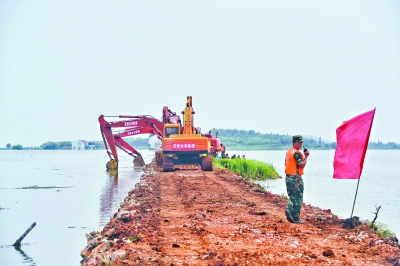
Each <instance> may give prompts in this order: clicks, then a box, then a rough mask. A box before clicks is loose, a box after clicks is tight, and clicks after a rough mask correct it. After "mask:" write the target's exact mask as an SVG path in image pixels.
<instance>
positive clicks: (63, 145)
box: [5, 137, 149, 150]
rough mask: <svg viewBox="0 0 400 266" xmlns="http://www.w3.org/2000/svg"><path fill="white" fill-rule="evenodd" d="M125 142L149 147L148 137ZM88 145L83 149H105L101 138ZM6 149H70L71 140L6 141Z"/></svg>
mask: <svg viewBox="0 0 400 266" xmlns="http://www.w3.org/2000/svg"><path fill="white" fill-rule="evenodd" d="M124 140H125V141H126V142H128V143H129V144H130V145H131V146H132V147H134V148H135V149H147V148H148V147H149V141H148V138H140V137H139V138H132V137H131V138H124ZM89 143H90V145H88V146H85V149H87V150H89V149H94V150H100V149H105V146H104V142H103V141H102V140H99V141H91V142H89ZM5 148H6V149H13V150H70V149H72V141H47V142H45V143H43V144H42V145H40V146H39V147H24V146H23V145H21V144H17V145H11V144H10V143H7V144H6V146H5Z"/></svg>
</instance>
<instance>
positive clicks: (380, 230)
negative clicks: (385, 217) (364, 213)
mask: <svg viewBox="0 0 400 266" xmlns="http://www.w3.org/2000/svg"><path fill="white" fill-rule="evenodd" d="M366 222H367V226H368V227H369V228H371V229H372V231H373V232H374V233H375V234H377V235H378V236H379V237H381V238H389V237H393V236H395V234H394V233H393V232H392V231H390V230H389V228H388V227H387V225H386V224H383V223H374V225H373V226H372V222H371V221H368V220H367V221H366Z"/></svg>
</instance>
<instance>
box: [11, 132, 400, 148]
mask: <svg viewBox="0 0 400 266" xmlns="http://www.w3.org/2000/svg"><path fill="white" fill-rule="evenodd" d="M211 132H212V133H213V136H215V134H216V133H217V132H218V137H219V138H220V140H221V143H223V144H224V145H225V146H226V148H227V149H229V150H285V149H288V148H289V147H291V146H292V136H291V135H288V134H286V135H281V134H278V133H272V132H271V133H260V132H256V131H254V130H238V129H219V128H213V129H212V130H211ZM124 140H125V141H126V142H128V143H129V144H130V145H131V146H132V147H133V148H135V149H139V150H140V149H148V147H149V141H148V138H147V137H144V138H141V137H138V138H132V137H130V138H124ZM90 143H91V146H90V147H89V146H87V147H85V149H105V147H104V142H103V141H102V140H100V141H91V142H90ZM303 146H305V147H306V148H307V149H319V150H330V149H335V148H336V142H331V143H325V142H324V141H323V140H322V139H321V137H319V138H307V137H305V138H304V142H303ZM5 148H6V149H14V150H22V149H38V150H42V149H43V150H59V149H71V148H72V141H58V142H55V141H48V142H45V143H43V144H42V145H40V147H23V145H21V144H17V145H11V144H10V143H7V145H6V147H5ZM368 148H369V149H386V150H389V149H400V144H397V143H394V142H388V143H383V142H382V141H377V142H373V141H371V142H369V144H368Z"/></svg>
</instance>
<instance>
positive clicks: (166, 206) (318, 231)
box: [84, 169, 400, 265]
mask: <svg viewBox="0 0 400 266" xmlns="http://www.w3.org/2000/svg"><path fill="white" fill-rule="evenodd" d="M286 203H287V202H286V200H284V199H283V198H281V197H280V196H279V195H275V194H271V193H263V192H262V189H260V187H259V186H258V185H256V184H250V183H248V181H247V180H245V179H243V178H242V177H240V176H238V175H236V174H233V173H231V172H230V171H228V170H220V169H214V171H212V172H204V171H198V170H181V171H175V172H165V173H164V172H159V171H154V170H152V171H146V172H145V173H144V174H143V176H142V178H141V182H140V183H139V184H137V185H136V187H135V189H134V190H132V191H131V192H129V196H128V197H127V198H126V199H125V200H124V202H123V203H121V208H120V210H119V211H118V213H116V214H115V215H114V218H113V219H111V221H110V223H109V224H107V225H106V227H105V228H104V230H103V232H102V233H101V234H99V233H97V234H95V236H94V237H93V238H90V239H88V243H89V244H88V247H87V248H86V250H85V251H86V253H85V258H86V259H85V260H86V262H87V263H84V265H96V264H94V263H99V262H101V259H104V255H102V254H109V255H107V256H110V258H111V259H110V262H112V263H114V264H115V265H310V264H311V265H328V264H331V265H361V264H364V265H395V264H394V263H393V262H395V263H396V258H397V256H398V257H400V250H399V249H395V248H394V247H391V246H390V245H387V244H384V243H383V241H380V240H379V238H377V237H376V235H373V234H371V233H370V230H369V229H368V228H362V227H360V228H359V229H360V231H361V233H363V232H364V235H360V232H358V231H356V230H349V229H343V228H342V221H341V220H340V219H339V218H338V217H337V216H335V215H333V214H332V213H330V210H321V209H320V208H318V207H313V206H310V205H306V204H304V205H303V210H302V218H303V219H304V220H306V222H305V224H291V223H289V222H287V221H286V218H285V215H284V208H285V206H286ZM124 214H126V215H127V216H124ZM316 217H326V218H324V219H322V220H321V219H318V218H316ZM139 233H140V234H142V235H143V237H142V238H140V239H139V240H135V239H134V240H133V242H132V241H128V240H127V238H129V239H132V238H131V237H130V236H134V235H137V234H139ZM96 237H97V240H98V242H99V243H100V244H97V245H93V243H92V242H93V239H95V238H96ZM90 243H91V244H92V246H91V244H90ZM114 243H115V244H114ZM93 246H95V248H94V249H93ZM90 247H92V249H90ZM90 251H91V253H90ZM101 252H103V253H101ZM324 254H325V255H324ZM99 256H103V257H100V258H99ZM112 256H114V257H113V259H112ZM91 263H92V264H91ZM399 263H400V261H399Z"/></svg>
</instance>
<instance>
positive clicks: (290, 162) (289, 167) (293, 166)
mask: <svg viewBox="0 0 400 266" xmlns="http://www.w3.org/2000/svg"><path fill="white" fill-rule="evenodd" d="M296 152H298V153H300V155H301V158H302V159H303V161H304V157H305V156H304V153H303V152H302V151H300V150H296V149H295V148H290V149H288V150H287V152H286V161H285V166H286V167H285V174H287V175H296V171H299V174H300V175H303V174H304V168H300V167H297V162H296V160H295V159H294V154H295V153H296Z"/></svg>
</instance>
